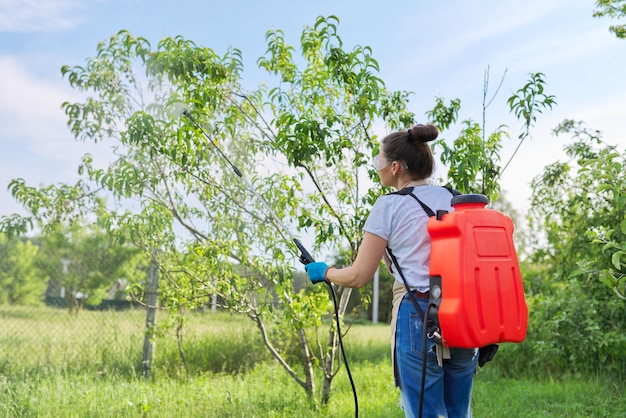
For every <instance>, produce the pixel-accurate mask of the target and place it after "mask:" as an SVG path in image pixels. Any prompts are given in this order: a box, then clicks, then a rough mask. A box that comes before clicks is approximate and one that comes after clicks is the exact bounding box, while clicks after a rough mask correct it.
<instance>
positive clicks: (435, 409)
mask: <svg viewBox="0 0 626 418" xmlns="http://www.w3.org/2000/svg"><path fill="white" fill-rule="evenodd" d="M408 297H409V296H408V294H407V295H405V297H404V299H403V300H402V303H401V304H400V310H399V311H398V321H397V325H396V345H395V350H396V351H395V359H396V366H397V372H398V379H399V383H400V393H401V395H402V408H403V409H404V413H405V415H406V416H407V417H411V418H412V417H418V416H419V404H420V396H421V392H422V391H421V383H422V342H423V340H422V338H423V335H424V334H423V323H422V318H421V316H420V315H419V314H417V313H416V312H415V307H414V306H413V303H412V302H411V301H410V300H409V299H408ZM418 303H419V304H420V307H421V308H422V310H423V311H424V312H426V308H427V306H428V300H426V299H418ZM450 357H451V358H450V359H448V360H443V367H440V366H439V365H438V364H437V354H436V351H435V343H434V342H433V341H432V340H430V339H428V340H427V342H426V358H427V361H426V380H425V387H424V404H423V410H422V413H423V415H422V416H423V417H424V418H426V417H448V418H461V417H468V418H469V417H471V416H472V413H471V411H470V399H471V397H472V385H473V382H474V374H475V372H476V360H477V357H478V356H477V353H476V350H473V349H460V348H451V349H450Z"/></svg>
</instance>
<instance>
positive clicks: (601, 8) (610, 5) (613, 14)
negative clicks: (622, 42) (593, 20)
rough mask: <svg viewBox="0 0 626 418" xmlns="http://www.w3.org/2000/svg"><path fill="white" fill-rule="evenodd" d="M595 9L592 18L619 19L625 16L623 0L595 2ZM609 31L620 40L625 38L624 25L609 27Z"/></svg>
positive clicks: (625, 2)
mask: <svg viewBox="0 0 626 418" xmlns="http://www.w3.org/2000/svg"><path fill="white" fill-rule="evenodd" d="M596 7H597V9H596V10H594V12H593V17H607V16H608V17H610V18H614V19H621V18H623V17H625V16H626V1H625V0H596ZM609 31H610V32H612V33H613V34H615V36H616V37H618V38H620V39H624V38H626V25H611V26H609Z"/></svg>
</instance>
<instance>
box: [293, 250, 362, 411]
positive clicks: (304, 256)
mask: <svg viewBox="0 0 626 418" xmlns="http://www.w3.org/2000/svg"><path fill="white" fill-rule="evenodd" d="M293 242H294V243H295V244H296V247H298V249H299V250H300V262H301V263H302V264H305V265H306V264H309V263H314V262H315V259H314V258H313V257H312V256H311V254H309V252H308V251H307V249H306V248H304V245H302V243H301V242H300V241H299V240H297V239H295V238H294V240H293ZM325 283H326V284H327V285H328V289H329V290H330V294H331V295H332V297H333V306H334V307H335V324H336V325H337V336H338V337H339V348H340V349H341V356H342V357H343V363H344V364H345V365H346V373H348V379H350V386H351V387H352V394H353V395H354V416H355V417H356V418H358V417H359V400H358V398H357V394H356V387H355V386H354V380H353V379H352V373H351V372H350V366H349V365H348V359H347V357H346V350H344V348H343V338H342V336H341V324H340V322H339V308H338V307H337V295H336V293H335V288H334V287H333V285H332V284H331V283H330V282H325Z"/></svg>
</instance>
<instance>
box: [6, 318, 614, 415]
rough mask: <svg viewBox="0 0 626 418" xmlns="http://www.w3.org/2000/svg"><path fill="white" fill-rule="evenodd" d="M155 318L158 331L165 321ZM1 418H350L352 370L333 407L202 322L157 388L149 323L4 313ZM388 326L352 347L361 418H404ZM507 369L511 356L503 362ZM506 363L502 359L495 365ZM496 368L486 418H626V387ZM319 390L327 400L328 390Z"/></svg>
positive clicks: (367, 330) (243, 332) (159, 374)
mask: <svg viewBox="0 0 626 418" xmlns="http://www.w3.org/2000/svg"><path fill="white" fill-rule="evenodd" d="M159 315H161V316H157V320H161V321H163V320H164V319H166V318H165V317H163V316H162V314H159ZM0 324H1V326H0V417H59V416H63V417H70V418H71V417H190V416H193V417H246V418H248V417H303V418H307V417H320V416H323V417H350V416H354V413H355V405H354V398H353V393H352V389H351V386H350V382H349V380H348V377H347V374H346V370H345V368H343V367H342V369H340V370H339V373H338V374H337V376H336V378H335V380H334V381H333V392H332V395H331V399H330V402H329V404H328V405H326V406H323V407H315V406H314V405H313V404H312V403H311V402H310V401H309V400H308V399H307V397H306V395H305V393H304V390H303V389H301V388H300V387H299V386H297V385H296V384H295V383H294V381H293V380H292V379H291V378H290V377H289V376H287V374H286V373H285V372H284V371H283V370H282V369H281V368H280V367H279V366H278V365H277V364H276V363H275V362H273V361H272V360H271V359H270V358H269V356H268V355H267V352H266V350H265V349H264V348H263V346H262V342H261V341H260V338H259V336H258V332H257V331H256V329H255V328H254V326H253V325H252V324H251V322H250V321H248V320H246V319H245V318H241V317H238V316H231V315H228V314H223V313H221V314H216V315H211V314H208V313H207V314H201V313H198V314H194V315H191V316H189V318H188V322H187V323H186V326H185V328H184V332H185V334H184V338H183V341H184V345H183V349H184V352H185V358H186V361H187V370H184V368H183V367H182V365H181V358H180V355H179V351H178V346H177V344H176V339H175V338H174V335H173V332H171V331H170V332H168V333H166V334H165V335H163V336H159V337H158V338H157V340H156V346H155V358H154V363H153V370H152V377H151V378H150V379H145V378H143V377H142V375H141V354H142V348H143V329H144V324H145V314H144V312H142V311H140V310H137V311H125V312H81V313H80V314H79V315H78V316H77V317H75V316H70V315H68V314H67V312H65V311H62V310H56V309H48V308H45V309H44V308H42V309H41V310H37V311H33V310H32V309H31V308H28V309H23V308H6V307H0ZM389 338H390V334H389V327H388V325H385V324H381V325H372V324H369V325H356V326H354V327H353V328H352V329H351V330H350V332H349V333H348V335H347V336H346V337H345V338H344V344H345V349H346V354H347V357H348V361H349V365H350V369H351V371H352V376H353V378H354V382H355V385H356V389H357V396H358V408H359V416H362V417H391V418H394V417H402V416H403V413H402V411H401V409H400V407H399V394H398V391H397V390H396V388H394V386H393V379H392V371H391V363H390V351H389ZM503 358H506V355H505V356H503ZM496 359H498V356H496ZM498 368H499V367H498V364H497V362H496V361H494V362H492V363H489V364H488V365H487V366H486V367H485V368H483V369H481V370H480V371H479V373H478V375H477V377H476V383H475V389H474V397H473V411H474V416H476V417H501V416H511V417H528V416H533V417H552V416H568V417H579V416H580V417H583V416H594V417H596V416H597V417H603V416H605V417H626V412H625V411H626V397H624V396H623V395H622V394H623V391H624V384H623V383H622V382H620V381H615V380H610V379H604V378H603V377H602V376H599V375H598V376H573V377H563V378H562V379H555V378H550V377H547V378H541V377H539V378H537V377H533V376H537V375H540V373H535V374H529V375H528V376H518V377H516V378H513V377H503V375H502V374H500V373H499V371H498ZM318 390H319V388H318Z"/></svg>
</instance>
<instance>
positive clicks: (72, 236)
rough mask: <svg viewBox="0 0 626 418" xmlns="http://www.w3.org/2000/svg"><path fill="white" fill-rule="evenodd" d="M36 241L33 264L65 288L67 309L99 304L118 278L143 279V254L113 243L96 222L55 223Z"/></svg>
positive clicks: (46, 279) (127, 281)
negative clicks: (59, 224) (58, 224)
mask: <svg viewBox="0 0 626 418" xmlns="http://www.w3.org/2000/svg"><path fill="white" fill-rule="evenodd" d="M35 242H37V244H38V245H39V247H40V249H39V253H38V255H37V258H36V264H37V266H38V268H39V270H40V271H41V272H42V273H43V276H44V277H45V281H46V282H47V283H48V284H49V285H53V286H52V287H54V288H55V289H61V288H63V289H64V297H65V302H66V305H67V307H68V310H69V312H70V313H71V312H74V313H78V312H79V311H80V310H81V309H82V308H83V307H84V305H85V304H89V305H93V306H97V305H99V304H100V302H101V301H102V299H103V298H104V297H105V294H106V292H107V291H108V290H109V289H110V288H111V286H112V285H113V284H114V283H115V282H116V281H117V280H118V279H122V280H124V281H125V282H126V283H128V284H133V283H137V282H140V281H142V280H143V279H145V275H146V274H145V271H146V270H147V264H146V262H145V261H144V260H145V259H146V257H145V256H144V257H142V255H141V254H140V253H139V251H138V250H137V249H136V248H133V247H129V246H125V245H120V244H118V243H115V242H114V241H113V240H112V239H111V237H109V236H107V234H106V233H104V231H102V230H101V229H98V227H97V225H89V226H83V225H82V224H81V223H79V222H74V223H73V224H72V225H71V226H69V227H67V228H64V227H62V226H57V227H56V228H55V229H54V230H52V231H50V232H48V233H47V234H46V235H44V236H41V237H39V238H37V239H36V240H35ZM142 258H143V260H142Z"/></svg>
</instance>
